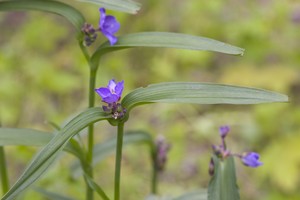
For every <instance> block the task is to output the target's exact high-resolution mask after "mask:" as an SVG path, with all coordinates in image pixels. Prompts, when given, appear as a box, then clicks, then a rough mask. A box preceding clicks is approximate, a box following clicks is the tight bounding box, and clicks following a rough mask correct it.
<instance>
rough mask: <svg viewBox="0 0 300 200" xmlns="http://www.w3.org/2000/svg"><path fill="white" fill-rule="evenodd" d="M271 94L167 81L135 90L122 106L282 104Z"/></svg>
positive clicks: (264, 91) (232, 87) (216, 85)
mask: <svg viewBox="0 0 300 200" xmlns="http://www.w3.org/2000/svg"><path fill="white" fill-rule="evenodd" d="M286 101H288V97H287V96H286V95H282V94H278V93H275V92H271V91H267V90H262V89H255V88H247V87H239V86H231V85H222V84H214V83H188V82H169V83H158V84H153V85H149V86H148V87H145V88H138V89H136V90H134V91H132V92H130V93H129V94H127V95H126V96H125V97H124V98H123V100H122V105H123V106H124V108H126V109H127V110H130V109H132V108H133V107H135V106H137V105H141V104H146V103H157V102H162V103H196V104H258V103H270V102H286Z"/></svg>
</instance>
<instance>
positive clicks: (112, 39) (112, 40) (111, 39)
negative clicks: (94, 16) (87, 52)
mask: <svg viewBox="0 0 300 200" xmlns="http://www.w3.org/2000/svg"><path fill="white" fill-rule="evenodd" d="M102 34H103V35H104V36H105V37H106V38H107V39H108V41H109V43H110V45H111V46H112V45H114V44H116V43H117V41H118V38H117V37H116V36H114V35H112V34H110V33H108V32H106V31H104V30H102Z"/></svg>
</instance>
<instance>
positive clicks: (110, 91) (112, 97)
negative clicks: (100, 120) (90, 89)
mask: <svg viewBox="0 0 300 200" xmlns="http://www.w3.org/2000/svg"><path fill="white" fill-rule="evenodd" d="M123 89H124V81H121V82H118V83H117V82H116V81H115V80H114V79H112V80H110V81H109V83H108V85H107V87H100V88H98V89H95V91H96V92H97V93H98V95H99V96H100V97H101V98H102V101H103V102H105V103H108V104H112V103H117V102H118V101H119V100H120V99H121V96H122V92H123Z"/></svg>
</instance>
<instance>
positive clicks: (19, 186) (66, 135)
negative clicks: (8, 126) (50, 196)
mask: <svg viewBox="0 0 300 200" xmlns="http://www.w3.org/2000/svg"><path fill="white" fill-rule="evenodd" d="M109 118H111V116H110V115H108V114H106V113H104V112H103V111H102V109H99V108H90V109H87V110H86V111H84V112H82V113H81V114H79V115H77V116H76V117H75V118H74V119H73V120H71V121H70V122H69V123H68V124H67V125H66V126H65V127H63V128H62V129H61V130H60V131H58V133H57V134H56V135H55V137H54V138H53V139H52V140H51V141H50V142H49V143H48V144H47V145H46V146H45V147H44V148H43V149H42V150H41V151H40V152H39V153H38V154H37V156H36V157H35V158H34V159H33V160H32V162H31V163H30V164H29V166H28V167H27V168H26V170H25V171H24V173H23V174H22V175H21V177H20V178H19V180H18V181H17V182H16V183H15V184H14V185H13V186H12V188H11V189H10V190H9V191H8V192H7V193H6V194H5V195H4V197H3V198H2V200H5V199H14V198H15V197H16V196H17V195H18V194H19V193H20V192H21V191H23V190H25V189H26V188H27V187H29V186H30V185H31V184H32V183H34V182H35V181H36V180H37V179H38V178H39V177H40V176H41V175H43V173H45V171H46V170H47V169H48V167H49V166H50V165H51V164H52V163H53V162H54V161H55V159H56V158H57V157H58V156H59V155H60V152H61V151H62V150H63V148H64V147H65V146H66V145H67V142H68V141H69V140H70V139H71V138H72V137H73V136H74V135H75V134H77V133H78V132H79V131H80V130H82V129H84V128H85V127H87V126H88V125H90V124H92V123H95V122H97V121H100V120H105V119H109Z"/></svg>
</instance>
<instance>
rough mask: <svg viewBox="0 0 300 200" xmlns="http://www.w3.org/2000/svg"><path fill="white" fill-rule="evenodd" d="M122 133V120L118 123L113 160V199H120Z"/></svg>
mask: <svg viewBox="0 0 300 200" xmlns="http://www.w3.org/2000/svg"><path fill="white" fill-rule="evenodd" d="M123 134H124V122H120V123H119V124H118V135H117V148H116V162H115V200H120V180H121V162H122V146H123Z"/></svg>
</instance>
